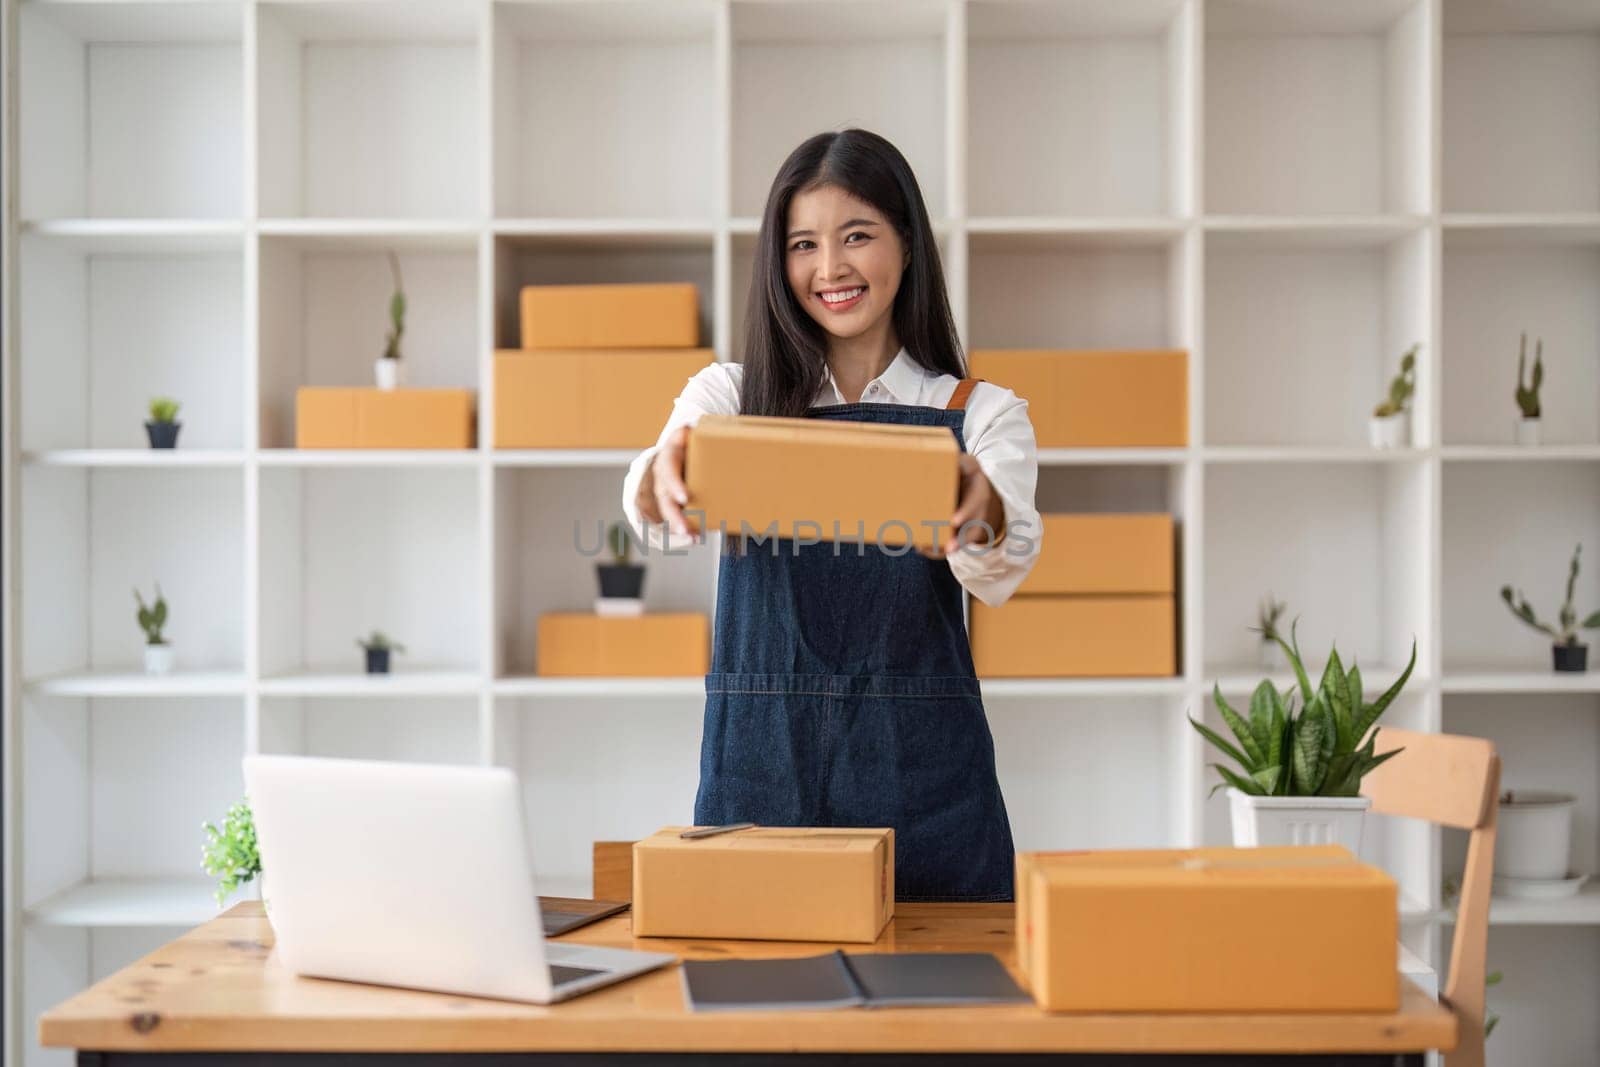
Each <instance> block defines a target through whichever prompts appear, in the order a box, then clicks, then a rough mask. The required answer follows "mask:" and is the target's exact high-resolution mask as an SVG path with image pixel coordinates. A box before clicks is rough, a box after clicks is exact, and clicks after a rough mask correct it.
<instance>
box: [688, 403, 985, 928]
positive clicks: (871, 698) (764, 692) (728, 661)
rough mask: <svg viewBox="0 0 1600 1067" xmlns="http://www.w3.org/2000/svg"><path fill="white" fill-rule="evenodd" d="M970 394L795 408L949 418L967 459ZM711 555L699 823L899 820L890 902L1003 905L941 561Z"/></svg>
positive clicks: (839, 416)
mask: <svg viewBox="0 0 1600 1067" xmlns="http://www.w3.org/2000/svg"><path fill="white" fill-rule="evenodd" d="M973 384H974V381H973V380H972V379H966V380H963V381H962V382H961V383H960V385H959V386H958V387H957V389H956V392H955V395H954V396H952V397H951V400H950V405H949V406H948V407H946V408H944V409H939V408H931V407H920V406H916V405H909V404H841V405H837V406H833V407H818V408H812V409H810V410H809V411H808V412H807V413H806V414H807V416H808V417H811V418H817V419H833V420H840V421H850V422H874V423H896V424H900V425H909V426H947V427H949V428H950V431H951V432H952V433H953V434H955V437H956V443H957V445H958V446H959V447H961V448H962V450H963V451H964V450H965V448H966V443H965V440H964V439H963V436H962V424H963V421H964V418H965V415H966V400H967V397H968V395H969V394H970V393H971V390H972V386H973ZM774 476H775V477H781V476H782V475H781V472H774ZM897 553H898V554H897ZM720 562H721V566H720V570H719V573H718V579H717V615H716V626H715V634H714V637H713V650H712V660H711V673H710V674H708V675H707V676H706V707H705V724H704V731H703V733H702V735H701V747H700V787H699V790H698V792H697V793H696V796H695V805H694V821H695V824H696V825H698V826H707V825H716V824H722V823H731V822H743V821H750V822H754V823H757V824H759V825H763V826H892V827H894V834H895V899H897V900H906V901H929V900H968V901H978V900H986V901H1005V900H1011V899H1012V889H1013V870H1012V865H1013V862H1014V851H1013V847H1012V842H1011V824H1010V821H1009V820H1008V819H1007V817H1006V809H1005V802H1004V800H1003V799H1002V797H1001V795H1000V783H999V780H998V779H997V778H996V776H995V768H994V740H993V738H992V737H991V735H990V733H989V724H988V721H987V720H986V719H985V718H984V712H983V701H982V699H981V698H980V696H979V691H978V680H977V675H976V674H975V673H974V672H973V669H972V651H971V646H970V644H969V641H968V638H967V630H966V624H965V623H964V622H963V620H962V613H961V608H962V590H961V584H960V583H959V582H957V581H956V578H955V576H954V575H953V574H951V572H950V564H949V563H948V562H946V561H945V560H933V559H928V558H927V557H926V556H923V555H922V554H921V553H919V552H917V551H916V550H915V549H914V548H910V547H903V548H901V547H897V548H891V549H885V548H883V547H880V546H878V545H875V544H871V543H858V542H822V543H818V544H802V543H799V542H797V541H794V540H789V539H784V540H774V539H767V540H766V541H764V542H761V541H748V542H741V539H739V538H738V537H735V536H728V537H726V538H725V539H724V545H723V551H722V558H721V561H720Z"/></svg>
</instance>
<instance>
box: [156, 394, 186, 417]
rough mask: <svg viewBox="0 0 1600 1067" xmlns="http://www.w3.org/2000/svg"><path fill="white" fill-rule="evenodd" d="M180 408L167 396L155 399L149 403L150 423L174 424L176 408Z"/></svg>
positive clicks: (176, 414) (176, 413)
mask: <svg viewBox="0 0 1600 1067" xmlns="http://www.w3.org/2000/svg"><path fill="white" fill-rule="evenodd" d="M181 406H182V405H180V404H179V403H178V402H177V401H176V400H174V399H172V398H171V397H169V396H158V397H155V398H153V399H152V400H151V401H150V421H151V422H163V423H165V422H175V421H177V418H178V408H179V407H181Z"/></svg>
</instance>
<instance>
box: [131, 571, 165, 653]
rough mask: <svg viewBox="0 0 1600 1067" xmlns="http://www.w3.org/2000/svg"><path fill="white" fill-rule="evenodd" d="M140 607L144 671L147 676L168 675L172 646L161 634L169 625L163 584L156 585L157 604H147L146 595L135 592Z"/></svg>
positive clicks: (134, 596) (139, 616)
mask: <svg viewBox="0 0 1600 1067" xmlns="http://www.w3.org/2000/svg"><path fill="white" fill-rule="evenodd" d="M133 599H134V600H135V601H136V602H137V603H138V605H139V611H138V615H137V618H138V620H139V629H141V630H143V631H144V669H145V672H146V673H147V674H166V673H168V672H169V671H171V670H172V660H173V654H172V646H171V645H169V644H168V643H167V639H166V636H165V635H164V634H163V633H162V632H161V631H162V628H163V627H164V626H166V625H167V599H166V597H164V596H162V595H161V583H160V582H157V583H156V592H155V602H154V603H153V604H146V603H145V602H144V594H143V593H140V592H139V590H138V589H135V590H134V591H133Z"/></svg>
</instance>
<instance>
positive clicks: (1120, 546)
mask: <svg viewBox="0 0 1600 1067" xmlns="http://www.w3.org/2000/svg"><path fill="white" fill-rule="evenodd" d="M1040 518H1041V519H1042V520H1043V524H1044V529H1043V531H1042V533H1043V537H1042V540H1041V542H1040V545H1039V559H1038V561H1037V562H1036V563H1035V564H1034V567H1033V570H1032V571H1030V572H1029V573H1028V576H1027V577H1026V578H1024V579H1023V581H1022V584H1021V585H1020V586H1018V587H1017V592H1018V593H1022V594H1034V593H1171V592H1173V580H1174V578H1173V569H1174V561H1173V540H1172V528H1173V524H1172V516H1171V515H1168V514H1165V513H1161V512H1153V513H1147V514H1109V513H1107V514H1070V515H1068V514H1052V515H1042V516H1040Z"/></svg>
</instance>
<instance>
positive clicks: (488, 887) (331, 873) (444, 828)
mask: <svg viewBox="0 0 1600 1067" xmlns="http://www.w3.org/2000/svg"><path fill="white" fill-rule="evenodd" d="M244 780H245V790H246V793H247V794H248V796H249V798H250V805H251V808H252V809H253V811H254V813H255V821H256V835H257V846H258V847H259V849H260V851H261V868H262V872H263V882H262V895H263V897H264V898H265V900H266V904H267V908H268V915H269V917H270V918H271V920H272V930H273V935H274V937H275V938H276V940H277V948H278V955H279V958H280V959H281V960H282V961H283V964H284V966H285V967H287V968H288V969H289V970H291V971H293V972H294V973H296V974H301V975H310V976H315V977H319V978H340V979H345V980H348V981H355V982H371V983H375V984H379V985H393V986H405V987H407V988H411V989H429V990H437V991H440V992H447V993H465V994H470V995H474V996H482V997H497V998H501V999H506V1000H521V1001H531V1002H533V1003H536V1004H550V1003H553V1002H555V1001H559V1000H566V999H568V998H570V997H574V996H577V995H578V994H580V993H585V992H588V991H589V990H591V989H597V988H599V987H600V986H605V985H610V984H612V983H613V982H619V981H621V980H622V979H624V978H631V977H632V976H634V975H636V974H642V973H644V972H645V971H650V970H654V969H655V968H657V967H661V966H664V965H666V964H669V963H672V962H674V961H675V960H676V959H677V957H676V956H673V955H669V954H665V953H657V952H635V951H632V950H630V949H617V948H598V947H592V946H587V945H572V944H566V943H563V942H547V941H546V940H545V938H544V928H543V925H542V924H541V921H540V915H539V902H538V899H537V895H536V892H535V890H534V885H533V874H532V869H531V866H530V864H529V861H528V860H529V858H528V847H527V843H526V838H525V837H524V836H523V826H522V805H521V802H520V797H519V791H518V788H517V778H516V775H514V774H512V773H511V772H510V771H509V770H506V769H504V768H498V767H445V766H435V765H423V764H406V763H380V762H375V761H368V760H343V759H321V758H313V757H299V756H246V757H245V758H244Z"/></svg>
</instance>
